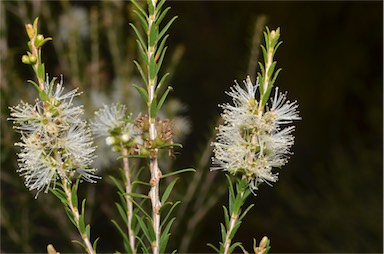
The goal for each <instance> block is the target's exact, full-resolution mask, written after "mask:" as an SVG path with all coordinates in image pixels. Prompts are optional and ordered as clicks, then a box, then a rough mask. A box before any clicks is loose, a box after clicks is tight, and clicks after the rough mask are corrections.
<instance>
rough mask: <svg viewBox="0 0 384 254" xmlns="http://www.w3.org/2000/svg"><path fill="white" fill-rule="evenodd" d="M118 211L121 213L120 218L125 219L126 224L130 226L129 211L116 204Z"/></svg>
mask: <svg viewBox="0 0 384 254" xmlns="http://www.w3.org/2000/svg"><path fill="white" fill-rule="evenodd" d="M115 205H116V207H117V210H118V211H119V214H120V217H121V218H122V219H123V221H124V223H125V224H128V219H127V211H126V210H125V209H123V207H122V206H121V205H120V204H119V203H115Z"/></svg>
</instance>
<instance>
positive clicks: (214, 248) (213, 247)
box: [207, 243, 220, 253]
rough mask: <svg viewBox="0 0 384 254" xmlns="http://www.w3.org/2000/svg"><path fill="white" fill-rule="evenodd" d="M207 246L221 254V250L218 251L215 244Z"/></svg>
mask: <svg viewBox="0 0 384 254" xmlns="http://www.w3.org/2000/svg"><path fill="white" fill-rule="evenodd" d="M207 245H208V246H209V247H211V248H212V249H213V250H214V251H216V252H217V253H220V250H219V249H218V248H216V247H215V246H213V244H211V243H207Z"/></svg>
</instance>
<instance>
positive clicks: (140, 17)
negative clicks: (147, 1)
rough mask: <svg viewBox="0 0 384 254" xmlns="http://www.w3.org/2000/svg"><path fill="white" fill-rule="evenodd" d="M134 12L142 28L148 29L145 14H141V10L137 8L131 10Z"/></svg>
mask: <svg viewBox="0 0 384 254" xmlns="http://www.w3.org/2000/svg"><path fill="white" fill-rule="evenodd" d="M133 12H134V13H136V15H137V17H139V20H140V21H141V25H142V26H143V28H144V30H145V31H147V30H148V21H147V17H146V15H143V14H142V13H141V12H139V11H137V10H133Z"/></svg>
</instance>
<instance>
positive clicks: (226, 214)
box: [223, 206, 229, 228]
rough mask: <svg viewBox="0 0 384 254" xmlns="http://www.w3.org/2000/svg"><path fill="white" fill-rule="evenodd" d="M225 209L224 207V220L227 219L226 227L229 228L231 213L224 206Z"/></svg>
mask: <svg viewBox="0 0 384 254" xmlns="http://www.w3.org/2000/svg"><path fill="white" fill-rule="evenodd" d="M223 209H224V221H225V225H226V227H227V228H228V227H229V213H228V209H227V208H226V207H225V206H223Z"/></svg>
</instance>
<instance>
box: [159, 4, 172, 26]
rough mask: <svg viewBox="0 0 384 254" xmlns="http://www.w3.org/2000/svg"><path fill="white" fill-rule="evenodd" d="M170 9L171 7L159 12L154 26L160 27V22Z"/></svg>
mask: <svg viewBox="0 0 384 254" xmlns="http://www.w3.org/2000/svg"><path fill="white" fill-rule="evenodd" d="M170 9H171V7H167V8H165V9H164V10H163V11H162V12H161V14H160V15H159V16H158V17H157V19H156V20H155V22H156V24H157V25H158V26H160V23H161V21H163V19H164V17H165V15H167V13H168V11H169V10H170Z"/></svg>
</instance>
